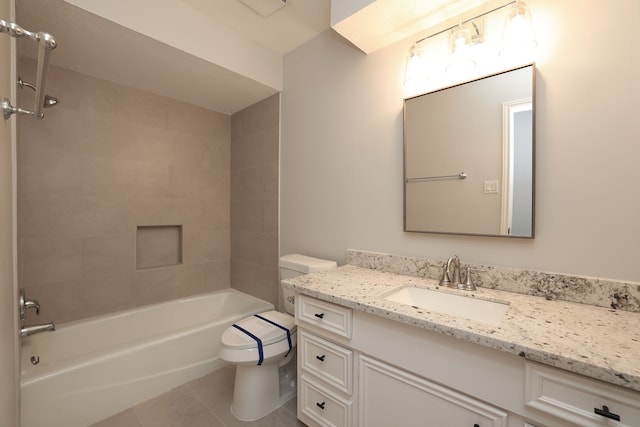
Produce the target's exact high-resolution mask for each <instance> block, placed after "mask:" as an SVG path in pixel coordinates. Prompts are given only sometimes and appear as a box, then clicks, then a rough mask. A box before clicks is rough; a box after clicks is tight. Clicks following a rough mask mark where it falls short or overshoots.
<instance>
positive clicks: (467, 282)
mask: <svg viewBox="0 0 640 427" xmlns="http://www.w3.org/2000/svg"><path fill="white" fill-rule="evenodd" d="M471 270H472V269H471V267H469V266H467V274H466V277H465V279H464V283H463V289H464V290H465V291H475V290H476V285H475V283H473V280H472V279H471Z"/></svg>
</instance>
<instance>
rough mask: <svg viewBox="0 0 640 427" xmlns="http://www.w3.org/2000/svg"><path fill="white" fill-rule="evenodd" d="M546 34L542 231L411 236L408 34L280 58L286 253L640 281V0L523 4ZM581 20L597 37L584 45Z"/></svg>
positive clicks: (541, 79) (326, 41)
mask: <svg viewBox="0 0 640 427" xmlns="http://www.w3.org/2000/svg"><path fill="white" fill-rule="evenodd" d="M527 3H528V4H529V6H530V7H531V9H532V12H533V18H534V25H535V26H536V29H537V36H538V42H539V45H538V58H537V60H536V61H537V68H538V75H537V80H536V84H537V98H536V100H537V111H536V124H537V129H536V132H537V133H536V147H537V152H536V168H537V175H536V192H537V195H536V237H535V239H534V240H522V239H505V238H485V237H467V236H447V235H430V234H424V235H423V234H417V233H404V232H403V231H402V229H403V227H402V218H403V212H402V204H403V200H402V197H403V195H402V101H403V97H404V96H405V93H404V91H403V87H402V80H403V73H404V64H405V60H406V54H407V52H408V49H409V47H410V46H411V40H406V41H405V42H403V43H398V44H394V45H392V46H389V47H387V48H384V49H382V50H379V51H377V52H374V53H373V54H371V55H364V54H362V53H361V52H359V51H358V50H357V49H355V48H354V47H353V46H351V45H350V44H349V43H348V42H346V41H344V40H343V39H342V38H340V36H338V35H336V34H335V33H332V32H330V31H329V32H326V33H324V34H322V35H320V36H318V37H317V38H315V39H313V40H312V41H310V42H308V43H307V44H305V45H304V46H302V47H300V48H299V49H297V50H295V51H293V52H291V53H289V54H288V55H287V56H285V81H284V91H283V95H282V140H281V204H280V208H281V212H280V216H281V223H280V224H281V230H280V247H281V252H282V253H287V252H301V253H306V254H310V255H316V256H320V257H326V258H330V259H335V260H338V261H342V260H343V259H344V250H345V249H346V248H355V249H365V250H372V251H383V252H395V253H401V254H408V255H416V256H428V257H433V258H446V257H448V256H451V255H453V254H458V255H460V257H461V259H462V260H463V261H464V262H470V263H485V264H495V265H501V266H512V267H522V268H530V269H536V270H543V271H550V272H561V273H570V274H582V275H588V276H595V277H605V278H612V279H621V280H640V264H639V263H638V262H637V254H638V236H640V221H638V218H640V197H637V194H638V188H637V185H638V182H640V168H638V167H637V159H639V158H640V144H638V141H640V121H638V120H637V117H638V115H639V110H638V108H639V107H638V103H637V102H636V100H637V99H638V98H640V85H638V79H637V76H638V75H640V50H638V49H630V48H629V45H628V44H627V43H620V31H619V29H620V28H624V29H625V31H626V33H625V40H633V39H636V38H638V37H640V27H638V26H637V25H636V22H635V20H636V18H637V17H638V16H640V2H638V1H636V0H619V1H618V2H616V6H615V7H607V8H603V7H602V5H601V3H600V2H598V1H596V0H588V1H582V0H567V1H562V2H557V1H553V0H530V1H527ZM585 28H588V33H589V37H588V39H589V41H588V42H585V39H584V34H585Z"/></svg>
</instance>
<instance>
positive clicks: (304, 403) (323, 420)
mask: <svg viewBox="0 0 640 427" xmlns="http://www.w3.org/2000/svg"><path fill="white" fill-rule="evenodd" d="M353 314H354V313H353V312H352V310H351V309H349V308H346V307H341V306H338V305H335V304H330V303H327V302H324V301H319V300H316V299H313V298H309V297H307V296H304V295H299V296H298V297H297V298H296V322H297V324H298V418H300V420H301V421H303V422H304V423H305V424H307V425H308V426H345V427H346V426H356V425H357V426H362V427H365V426H366V427H375V426H381V427H383V426H384V427H387V426H390V425H402V426H412V425H416V426H418V425H421V426H422V425H425V422H426V423H427V424H428V425H442V426H444V425H456V426H468V427H474V426H478V427H507V413H506V412H505V411H502V410H500V409H497V408H494V407H492V406H491V405H487V404H485V403H483V402H481V401H478V400H476V399H474V398H472V397H470V396H468V395H465V394H463V393H459V392H457V391H455V390H451V389H449V388H447V387H444V386H442V385H439V384H437V383H434V382H431V381H429V380H427V379H425V378H422V377H420V376H418V375H415V374H413V373H411V372H409V371H406V370H403V369H400V368H398V367H396V366H393V365H391V364H388V363H385V362H383V361H380V360H377V359H375V358H373V357H370V356H368V355H366V354H365V353H363V352H361V351H356V350H354V348H353V347H352V346H351V344H352V342H351V338H352V325H353ZM381 338H382V337H381ZM356 369H357V370H358V371H357V372H356ZM356 407H357V408H358V409H357V411H356Z"/></svg>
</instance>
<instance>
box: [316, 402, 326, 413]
mask: <svg viewBox="0 0 640 427" xmlns="http://www.w3.org/2000/svg"><path fill="white" fill-rule="evenodd" d="M324 405H325V403H324V402H322V403H318V402H316V406H317V407H318V408H320V409H322V410H323V411H324Z"/></svg>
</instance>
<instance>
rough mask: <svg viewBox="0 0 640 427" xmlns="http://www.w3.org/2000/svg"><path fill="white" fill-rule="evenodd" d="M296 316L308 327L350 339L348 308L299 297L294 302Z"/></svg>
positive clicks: (350, 320)
mask: <svg viewBox="0 0 640 427" xmlns="http://www.w3.org/2000/svg"><path fill="white" fill-rule="evenodd" d="M296 316H297V317H298V319H299V320H301V321H303V322H306V323H308V324H310V325H314V326H317V327H318V328H321V329H324V330H325V331H328V332H332V333H334V334H336V335H340V336H341V337H345V338H349V339H351V323H352V313H351V309H350V308H347V307H341V306H339V305H335V304H331V303H328V302H324V301H320V300H317V299H314V298H310V297H307V296H305V295H299V296H298V298H297V300H296Z"/></svg>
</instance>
